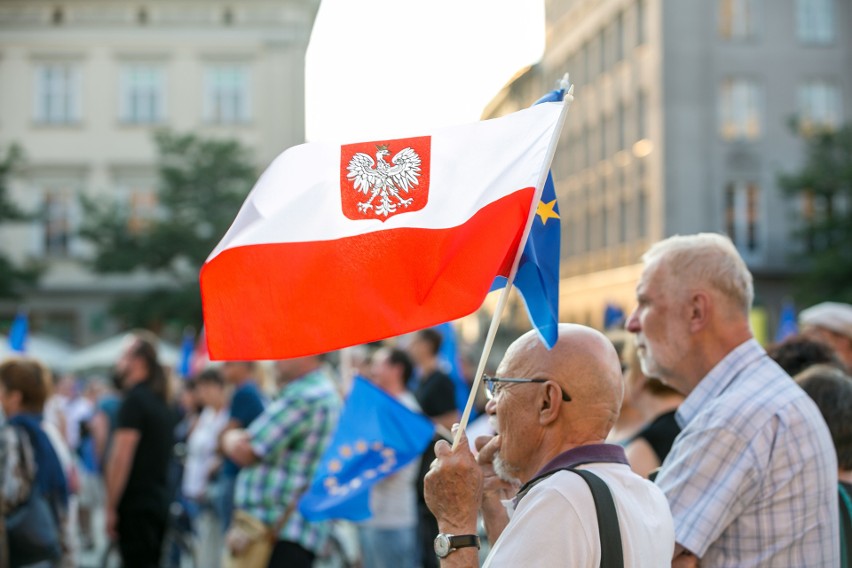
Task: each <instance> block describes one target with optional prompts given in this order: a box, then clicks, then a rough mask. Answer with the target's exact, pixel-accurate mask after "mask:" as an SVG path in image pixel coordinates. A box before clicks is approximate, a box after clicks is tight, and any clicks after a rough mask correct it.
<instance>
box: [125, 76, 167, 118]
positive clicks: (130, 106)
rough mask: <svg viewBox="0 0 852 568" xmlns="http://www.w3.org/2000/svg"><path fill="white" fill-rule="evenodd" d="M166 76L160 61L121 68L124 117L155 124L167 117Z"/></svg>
mask: <svg viewBox="0 0 852 568" xmlns="http://www.w3.org/2000/svg"><path fill="white" fill-rule="evenodd" d="M165 83H166V76H165V72H164V71H163V69H162V68H161V67H159V66H157V65H142V64H140V65H135V64H134V65H128V66H126V67H125V68H124V69H122V70H121V102H120V105H119V108H120V113H121V121H122V122H127V123H132V124H153V123H157V122H162V121H163V120H164V119H165V117H166V92H165V91H166V89H165Z"/></svg>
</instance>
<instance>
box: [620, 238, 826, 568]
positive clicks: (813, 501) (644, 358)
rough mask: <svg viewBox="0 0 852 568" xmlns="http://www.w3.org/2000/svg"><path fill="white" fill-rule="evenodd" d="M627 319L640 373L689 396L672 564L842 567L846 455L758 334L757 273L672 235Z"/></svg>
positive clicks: (670, 490)
mask: <svg viewBox="0 0 852 568" xmlns="http://www.w3.org/2000/svg"><path fill="white" fill-rule="evenodd" d="M643 261H644V263H645V267H644V270H643V272H642V276H641V278H640V280H639V284H638V286H637V288H636V294H637V299H638V305H637V307H636V309H635V310H634V312H633V313H632V314H631V315H630V318H629V319H628V320H627V324H626V325H627V329H628V330H629V331H631V332H633V333H634V334H635V335H636V342H637V347H638V351H639V358H640V362H641V365H642V370H643V371H644V372H645V374H647V375H649V376H654V377H658V378H660V379H661V380H663V381H664V382H666V383H667V384H669V385H671V386H672V387H674V388H675V389H677V390H679V391H680V392H682V393H683V394H684V395H686V397H687V398H686V400H685V401H684V402H683V404H682V405H681V406H680V408H679V409H678V411H677V415H676V417H677V421H678V423H679V424H680V426H681V427H682V429H683V430H682V432H681V434H680V436H678V438H677V440H675V443H674V445H673V447H672V449H671V452H670V453H669V455H668V457H667V458H666V460H665V461H664V462H663V465H662V468H661V470H660V473H659V476H658V477H657V480H656V482H657V484H658V485H659V486H660V488H662V490H663V492H664V493H665V494H666V498H667V499H668V502H669V506H670V507H671V511H672V516H673V517H674V526H675V537H676V541H677V546H676V547H675V556H674V558H673V562H672V563H673V565H674V566H679V565H690V564H693V563H695V562H696V560H699V561H700V563H701V565H702V566H713V567H717V566H732V567H733V566H736V567H738V568H747V567H756V566H809V567H823V566H824V567H830V566H838V564H839V562H840V556H839V555H840V542H839V532H838V520H837V519H838V512H837V459H836V457H835V454H834V450H833V446H832V441H831V435H830V434H829V432H828V428H827V427H826V425H825V421H824V420H823V419H822V417H821V416H820V413H819V410H818V409H817V407H816V406H815V405H814V404H813V402H812V401H811V400H810V399H809V397H808V396H807V395H806V394H805V393H804V392H803V391H802V389H800V388H799V387H798V386H796V384H795V383H794V382H793V381H792V379H791V378H790V376H789V375H787V374H786V373H785V372H784V371H783V370H782V369H781V368H780V367H779V366H778V365H777V364H776V363H775V362H774V361H772V360H771V359H770V358H769V357H768V356H767V354H766V351H764V350H763V348H762V347H761V346H760V345H759V344H758V343H757V341H755V340H754V338H753V336H752V332H751V329H750V328H749V320H748V316H749V311H750V309H751V303H752V300H753V297H754V290H753V284H752V277H751V274H750V273H749V271H748V269H747V268H746V265H745V263H744V262H743V260H742V258H741V257H740V255H739V254H738V253H737V251H736V249H735V248H734V246H733V244H732V243H731V241H730V240H729V239H727V238H725V237H723V236H721V235H716V234H706V233H705V234H698V235H690V236H674V237H671V238H668V239H665V240H663V241H661V242H659V243H657V244H655V245H654V246H652V247H651V249H650V250H649V251H648V252H647V253H646V254H645V255H644V257H643Z"/></svg>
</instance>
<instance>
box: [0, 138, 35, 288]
mask: <svg viewBox="0 0 852 568" xmlns="http://www.w3.org/2000/svg"><path fill="white" fill-rule="evenodd" d="M23 160H24V154H23V151H22V150H21V148H20V147H19V146H17V145H14V144H13V145H12V146H10V147H8V148H7V149H6V150H5V151H3V152H2V153H0V225H2V224H4V223H9V222H13V223H14V222H18V221H26V220H28V219H31V218H32V216H31V215H29V214H27V213H25V212H24V211H23V210H22V209H21V208H20V207H18V206H17V205H16V204H15V203H13V202H12V200H11V198H10V197H9V178H10V177H11V176H12V174H13V173H14V172H15V170H16V169H17V168H18V167H20V166H21V164H22V163H23ZM40 273H41V269H40V266H39V265H38V264H37V263H35V262H34V261H33V262H28V263H26V264H25V265H23V266H21V265H17V264H16V263H14V262H12V259H11V258H9V257H8V256H7V255H5V254H3V252H2V251H0V298H11V299H16V298H19V297H21V295H22V294H23V292H24V291H25V290H26V289H27V288H28V287H31V286H34V285H35V283H36V281H37V280H38V277H39V274H40Z"/></svg>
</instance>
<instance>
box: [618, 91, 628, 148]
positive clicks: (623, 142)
mask: <svg viewBox="0 0 852 568" xmlns="http://www.w3.org/2000/svg"><path fill="white" fill-rule="evenodd" d="M617 120H618V124H617V128H618V144H617V147H616V150H618V151H621V150H624V149H625V148H626V147H627V111H626V109H625V108H624V103H623V102H619V103H618V118H617Z"/></svg>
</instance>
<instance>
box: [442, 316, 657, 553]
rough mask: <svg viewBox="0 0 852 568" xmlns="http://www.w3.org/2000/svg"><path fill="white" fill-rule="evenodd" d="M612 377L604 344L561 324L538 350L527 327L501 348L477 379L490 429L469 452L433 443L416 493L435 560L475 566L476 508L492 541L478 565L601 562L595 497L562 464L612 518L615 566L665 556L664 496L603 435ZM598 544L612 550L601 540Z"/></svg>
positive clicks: (614, 368)
mask: <svg viewBox="0 0 852 568" xmlns="http://www.w3.org/2000/svg"><path fill="white" fill-rule="evenodd" d="M622 381H623V379H622V375H621V365H620V363H619V360H618V355H617V354H616V352H615V349H614V348H613V346H612V343H611V342H610V341H609V340H608V339H607V338H606V337H605V336H604V335H602V334H601V333H599V332H597V331H595V330H593V329H591V328H587V327H583V326H579V325H568V324H561V325H560V326H559V339H558V341H557V343H556V345H555V346H554V348H553V349H552V350H550V351H548V350H547V348H546V347H545V346H544V345H543V344H542V343H541V341H540V340H539V338H538V337H537V335H536V333H535V332H530V333H527V334H526V335H523V336H522V337H520V338H519V339H518V340H517V341H515V342H514V343H513V344H512V345H511V346H510V347H509V349H508V350H507V352H506V355H505V358H504V359H503V362H502V363H501V364H500V366H499V368H498V369H497V377H496V378H493V379H490V378H488V379H486V385H487V386H488V388H489V392H491V394H492V398H491V400H490V401H489V402H488V405H487V406H486V411H487V412H488V413H489V415H490V416H491V417H492V418H493V419H494V422H495V426H496V431H497V435H496V436H495V437H493V438H490V439H488V438H480V439H478V440H477V446H478V447H479V448H480V452H479V456H478V458H474V456H473V454H472V453H471V452H470V450H469V449H468V444H467V440H466V439H464V438H463V439H462V441H461V443H460V444H459V446H458V448H456V449H455V450H451V448H450V446H449V444H447V443H446V442H443V441H441V442H438V443H437V444H436V445H435V453H436V455H437V459H436V460H435V462H434V463H433V464H432V468H431V470H430V471H429V474H428V475H427V476H426V481H425V483H426V502H427V504H428V505H429V508H430V509H431V510H432V512H433V513H434V514H435V517H436V518H437V519H438V527H439V530H440V534H439V535H438V537H437V538H436V539H435V549H436V554H438V556H439V557H442V558H441V565H442V566H443V567H446V568H457V567H465V568H469V567H474V566H479V563H478V555H477V550H476V548H477V546H476V543H475V541H476V539H475V538H473V537H472V535H475V534H476V522H477V512H478V511H479V510H480V509H481V510H482V513H483V517H484V520H485V523H486V530H487V531H488V537H489V541H490V542H491V543H492V549H491V553H490V554H489V556H488V558H487V559H486V561H485V566H490V567H495V568H496V567H501V566H506V567H510V566H511V567H517V566H547V567H548V568H556V567H560V566H565V567H569V566H570V567H580V568H583V567H588V568H598V567H599V566H601V554H602V547H601V537H600V534H599V529H600V525H599V523H598V513H597V512H596V505H595V500H594V499H593V497H592V492H591V490H590V485H589V484H588V483H587V481H585V479H584V478H583V477H581V475H580V474H578V473H577V472H576V471H574V469H576V470H582V471H585V472H591V473H593V474H594V475H595V476H597V477H598V479H599V480H601V481H603V482H604V483H605V490H606V489H608V492H609V493H610V494H611V496H612V499H613V501H614V503H615V511H616V515H615V516H616V517H617V518H615V519H614V518H612V517H611V516H607V517H606V519H604V520H605V521H607V522H604V523H603V525H604V526H607V524H608V523H611V522H612V523H616V524H614V525H611V526H614V527H618V529H619V530H618V533H619V534H620V538H621V544H622V552H623V558H624V564H623V566H625V567H627V568H634V567H644V566H648V567H651V566H653V567H657V566H662V565H664V564H665V563H667V562H668V561H669V559H670V558H671V555H672V551H673V550H674V529H673V527H672V519H671V514H670V513H669V510H668V506H667V505H666V502H665V498H664V496H663V495H662V493H661V492H660V490H659V489H658V488H657V487H656V486H654V484H652V483H651V482H649V481H647V480H645V479H642V478H641V477H639V476H638V475H636V474H634V473H633V472H632V471H631V470H630V466H629V465H628V464H627V459H626V457H625V455H624V450H623V449H622V448H621V447H620V446H615V445H610V444H606V443H604V440H605V439H606V437H607V434H608V433H609V431H610V429H611V428H612V425H613V424H614V423H615V419H616V418H617V417H618V412H619V408H620V406H621V399H622V396H623V391H624V387H623V382H622ZM477 459H478V463H477ZM502 499H507V501H506V502H505V506H504V504H503V503H501V500H502ZM466 535H467V536H466ZM459 537H461V538H459ZM605 538H606V537H605ZM603 548H604V549H605V551H606V553H612V552H613V551H614V548H615V546H614V544H613V541H612V540H611V539H607V541H606V544H605V546H604V547H603Z"/></svg>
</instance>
